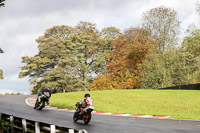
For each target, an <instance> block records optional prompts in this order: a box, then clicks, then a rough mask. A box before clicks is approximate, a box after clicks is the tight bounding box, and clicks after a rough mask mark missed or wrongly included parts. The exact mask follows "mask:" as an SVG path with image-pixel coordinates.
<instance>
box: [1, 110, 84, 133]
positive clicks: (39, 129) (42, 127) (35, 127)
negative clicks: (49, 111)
mask: <svg viewBox="0 0 200 133" xmlns="http://www.w3.org/2000/svg"><path fill="white" fill-rule="evenodd" d="M1 119H2V120H5V121H7V122H8V123H9V125H10V127H9V128H10V129H9V130H10V131H9V132H10V133H15V132H22V133H29V132H30V133H31V132H34V133H48V132H49V133H88V132H87V131H86V130H84V129H83V130H76V129H71V128H66V127H60V126H57V125H52V124H49V123H43V122H38V121H33V120H28V119H25V118H20V117H15V116H13V115H9V114H5V113H0V120H1Z"/></svg>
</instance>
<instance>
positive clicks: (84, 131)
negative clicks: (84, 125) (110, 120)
mask: <svg viewBox="0 0 200 133" xmlns="http://www.w3.org/2000/svg"><path fill="white" fill-rule="evenodd" d="M78 133H88V132H87V131H86V130H85V129H82V130H79V132H78Z"/></svg>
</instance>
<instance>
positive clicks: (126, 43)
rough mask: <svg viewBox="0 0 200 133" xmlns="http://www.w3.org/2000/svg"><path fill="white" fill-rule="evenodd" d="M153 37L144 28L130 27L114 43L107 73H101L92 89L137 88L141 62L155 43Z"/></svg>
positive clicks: (109, 56) (108, 57)
mask: <svg viewBox="0 0 200 133" xmlns="http://www.w3.org/2000/svg"><path fill="white" fill-rule="evenodd" d="M154 44H155V41H154V39H153V37H152V36H151V35H150V33H149V32H147V31H146V30H144V29H141V28H130V29H128V30H126V32H125V33H124V35H122V36H120V37H119V38H118V39H116V40H115V41H114V43H113V44H112V48H113V51H111V52H110V53H109V54H108V56H107V59H108V65H107V66H106V71H107V74H105V75H100V76H99V77H97V79H96V80H95V81H94V82H93V84H92V85H91V90H111V89H130V88H137V87H138V85H139V76H138V74H139V72H140V70H139V68H138V64H140V63H141V62H142V61H143V60H144V59H145V55H146V54H147V52H148V49H149V47H150V46H152V45H154Z"/></svg>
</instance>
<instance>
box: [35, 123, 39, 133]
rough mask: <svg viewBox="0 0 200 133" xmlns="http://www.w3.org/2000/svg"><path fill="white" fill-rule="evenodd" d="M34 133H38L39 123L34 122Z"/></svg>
mask: <svg viewBox="0 0 200 133" xmlns="http://www.w3.org/2000/svg"><path fill="white" fill-rule="evenodd" d="M35 133H40V123H39V122H35Z"/></svg>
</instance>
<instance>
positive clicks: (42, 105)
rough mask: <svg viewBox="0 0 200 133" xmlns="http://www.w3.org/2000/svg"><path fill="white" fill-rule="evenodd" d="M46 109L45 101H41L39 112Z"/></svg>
mask: <svg viewBox="0 0 200 133" xmlns="http://www.w3.org/2000/svg"><path fill="white" fill-rule="evenodd" d="M44 107H45V101H41V102H40V103H38V107H37V109H38V110H42V109H43V108H44Z"/></svg>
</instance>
